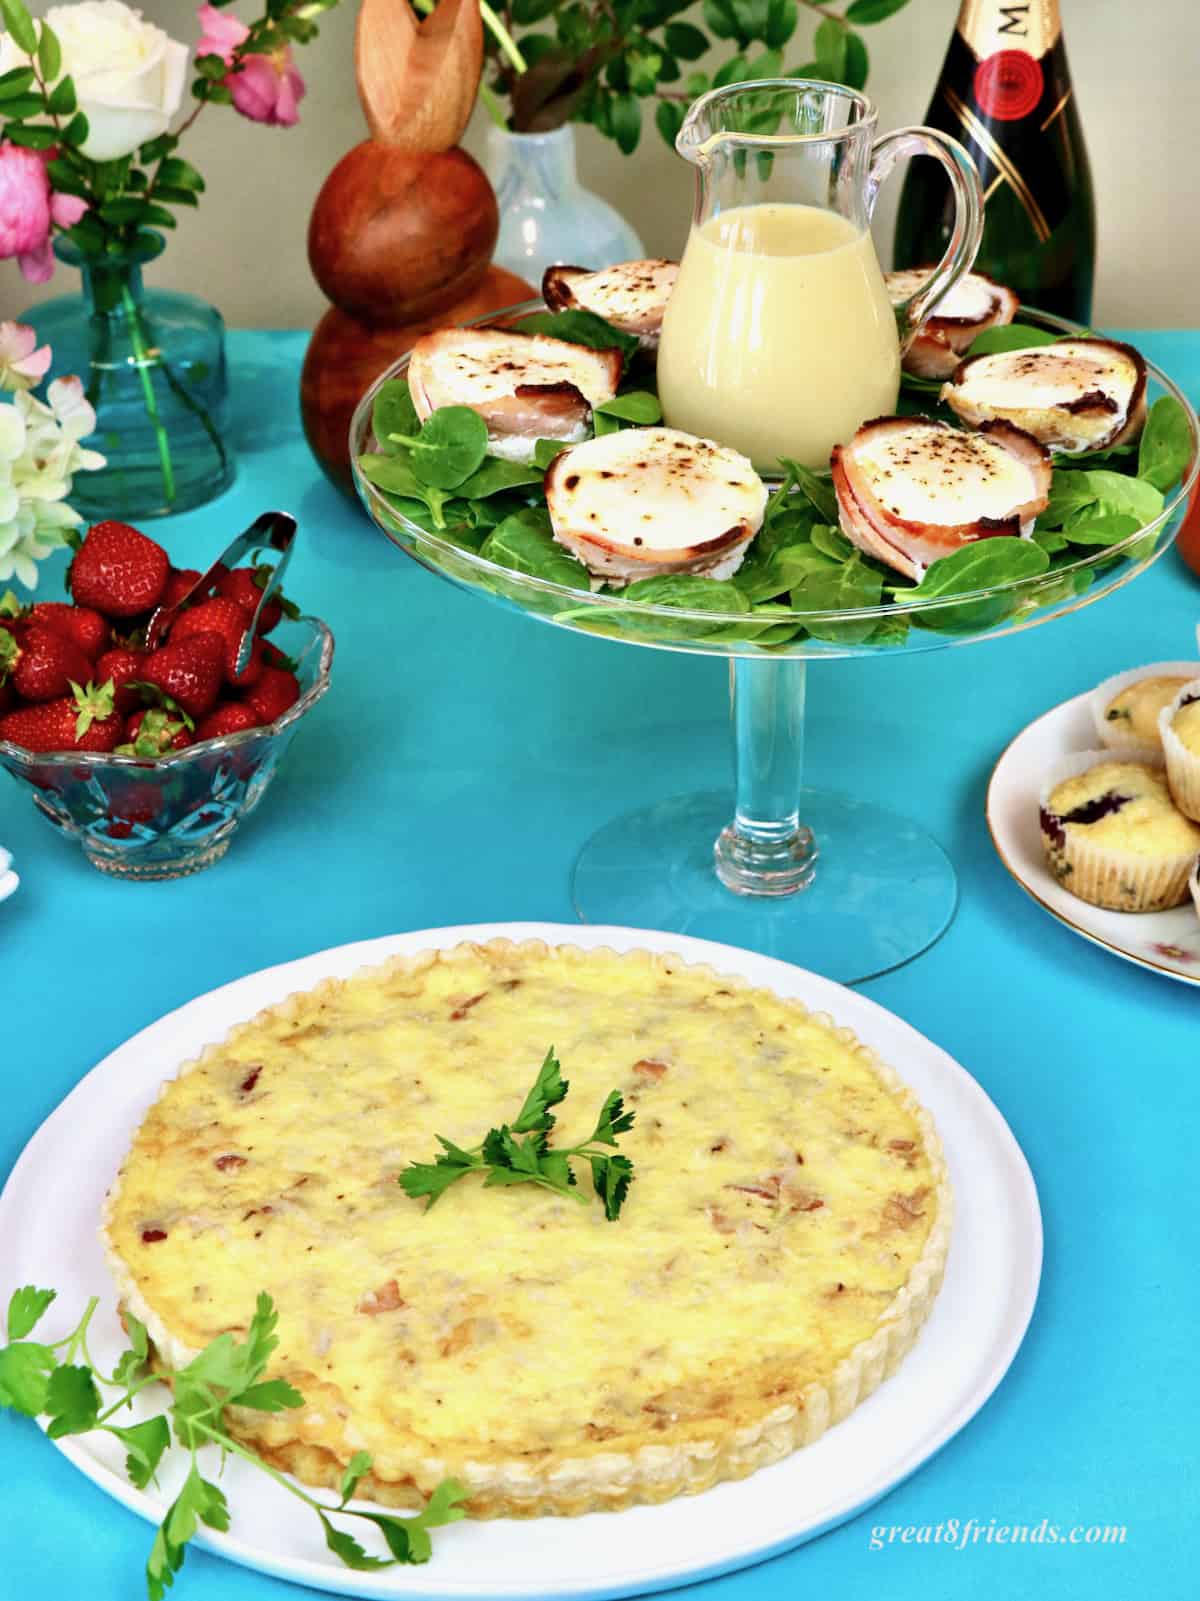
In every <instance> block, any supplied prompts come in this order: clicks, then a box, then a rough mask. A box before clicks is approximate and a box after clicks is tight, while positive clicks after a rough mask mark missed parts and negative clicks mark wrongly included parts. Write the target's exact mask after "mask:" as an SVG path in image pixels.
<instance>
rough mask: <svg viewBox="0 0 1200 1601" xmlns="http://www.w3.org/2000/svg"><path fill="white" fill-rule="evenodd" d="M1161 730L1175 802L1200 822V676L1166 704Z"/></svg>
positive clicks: (1186, 815) (1168, 779) (1160, 724)
mask: <svg viewBox="0 0 1200 1601" xmlns="http://www.w3.org/2000/svg"><path fill="white" fill-rule="evenodd" d="M1158 730H1159V737H1160V738H1161V739H1162V747H1163V755H1164V756H1165V757H1166V759H1167V782H1168V784H1170V786H1171V794H1172V796H1173V797H1174V800H1175V804H1176V806H1178V808H1179V810H1180V811H1181V812H1182V813H1183V814H1184V816H1185V817H1190V818H1192V819H1193V820H1194V821H1196V822H1200V678H1193V679H1192V681H1191V682H1190V683H1188V684H1184V685H1183V686H1182V687H1181V688H1180V690H1179V692H1178V694H1176V696H1175V697H1174V699H1173V700H1171V701H1170V702H1169V703H1168V704H1167V705H1166V706H1164V707H1163V709H1162V711H1161V712H1160V713H1159V717H1158Z"/></svg>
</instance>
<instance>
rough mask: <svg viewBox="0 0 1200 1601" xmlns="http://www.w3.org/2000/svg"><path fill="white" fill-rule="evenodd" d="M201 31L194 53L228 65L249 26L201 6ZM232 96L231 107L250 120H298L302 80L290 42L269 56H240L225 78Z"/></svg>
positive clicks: (285, 124)
mask: <svg viewBox="0 0 1200 1601" xmlns="http://www.w3.org/2000/svg"><path fill="white" fill-rule="evenodd" d="M198 15H199V17H200V26H201V28H202V29H203V32H202V34H201V36H200V40H199V43H198V44H197V45H196V54H197V56H219V57H220V58H221V60H222V61H223V62H224V63H225V65H226V66H227V67H228V66H232V65H233V63H234V55H235V53H236V51H237V50H238V49H239V47H240V46H241V45H243V44H244V43H245V42H246V40H247V39H248V38H249V36H250V29H249V28H248V27H247V26H246V24H245V23H244V22H239V21H238V19H237V18H236V17H227V16H225V15H224V14H223V13H222V12H220V11H218V10H217V9H216V7H215V6H211V5H202V6H201V7H200V10H199V13H198ZM224 81H225V85H226V87H227V88H228V89H229V91H230V93H231V94H232V95H233V104H234V108H235V110H237V111H240V112H241V114H242V116H243V117H248V118H249V119H250V121H251V122H266V123H270V124H273V125H274V126H276V127H280V128H290V127H291V126H292V125H293V124H294V123H296V122H298V121H299V118H300V111H299V106H300V102H301V100H303V98H304V79H303V78H302V77H301V76H300V73H299V72H298V71H297V70H296V67H295V65H294V63H293V60H292V49H291V46H290V45H284V46H283V47H282V48H281V49H279V50H273V51H272V52H271V53H270V54H269V55H265V56H262V55H252V56H243V57H242V59H241V62H240V65H239V66H238V68H237V70H236V71H234V72H230V73H229V74H228V76H227V77H226V78H225V80H224Z"/></svg>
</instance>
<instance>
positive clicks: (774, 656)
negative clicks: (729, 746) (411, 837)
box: [350, 302, 1200, 983]
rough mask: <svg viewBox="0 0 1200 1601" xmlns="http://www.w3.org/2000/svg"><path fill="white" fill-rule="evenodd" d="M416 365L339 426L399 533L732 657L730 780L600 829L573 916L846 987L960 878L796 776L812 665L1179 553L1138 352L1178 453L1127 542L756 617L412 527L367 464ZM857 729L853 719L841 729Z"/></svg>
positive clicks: (648, 632) (1066, 606)
mask: <svg viewBox="0 0 1200 1601" xmlns="http://www.w3.org/2000/svg"><path fill="white" fill-rule="evenodd" d="M544 310H545V307H544V306H543V305H542V304H541V302H528V303H526V304H525V305H523V306H517V307H514V308H513V310H512V311H511V312H508V313H505V314H498V315H497V316H494V317H492V318H489V319H487V320H488V321H489V322H490V323H493V324H494V323H497V322H501V321H503V322H505V323H506V324H507V325H508V326H511V327H513V328H517V329H519V328H520V326H521V323H522V320H523V318H525V317H527V316H530V315H533V314H535V313H540V312H543V311H544ZM1018 321H1019V322H1020V323H1022V324H1025V325H1032V326H1034V327H1035V328H1041V329H1045V330H1048V331H1050V332H1052V333H1053V334H1055V335H1058V334H1076V335H1078V334H1082V333H1084V332H1086V330H1082V329H1079V328H1077V327H1076V326H1075V325H1074V324H1072V323H1068V322H1066V321H1064V320H1063V319H1061V318H1058V317H1054V316H1052V315H1051V314H1049V313H1047V312H1040V311H1037V310H1035V309H1033V308H1025V307H1022V308H1021V311H1020V313H1019V315H1018ZM407 365H408V363H407V358H406V357H402V358H401V359H400V360H399V361H397V362H395V363H394V364H393V365H392V366H391V367H389V368H388V369H387V370H386V371H385V372H383V373H381V374H380V376H379V377H378V378H377V379H376V381H375V383H374V384H373V385H372V386H371V388H370V389H369V390H368V391H367V393H366V394H365V395H364V396H363V399H362V400H361V401H360V403H359V405H358V408H357V410H356V412H355V414H354V420H353V422H352V423H351V430H350V454H351V460H352V463H353V466H354V478H355V484H356V486H357V489H358V493H359V496H360V498H361V500H362V502H363V504H364V506H365V507H366V509H367V511H368V513H369V514H370V516H371V518H372V520H373V521H374V522H375V524H376V525H377V527H378V528H379V529H380V530H381V531H382V532H383V533H384V534H385V535H386V536H387V538H388V539H389V540H391V542H392V543H393V544H395V545H397V546H398V547H399V548H400V549H401V550H402V551H404V552H405V554H406V555H408V556H411V557H412V558H413V559H414V560H416V561H418V562H420V563H421V565H422V566H423V567H427V568H428V569H429V570H430V571H432V572H435V573H438V574H440V575H441V576H442V577H443V578H446V579H448V580H449V581H450V582H451V583H454V584H456V585H458V586H459V587H460V588H463V589H469V590H473V591H475V592H477V593H479V594H481V595H485V596H487V597H489V598H490V599H492V600H494V601H498V602H499V603H500V604H501V605H504V606H507V607H508V608H509V609H512V610H520V611H524V612H526V613H528V614H529V615H530V616H531V617H534V618H536V619H537V620H538V621H540V622H543V623H550V624H552V625H553V626H555V627H558V628H564V629H568V630H571V631H574V632H579V633H586V634H590V635H592V636H593V637H594V636H596V635H599V636H601V637H603V638H606V639H611V640H613V641H614V642H619V643H622V644H627V645H640V646H643V647H651V648H657V649H660V650H673V651H683V652H690V653H694V654H703V655H720V656H724V657H727V658H729V663H730V687H731V705H732V720H733V745H734V785H733V793H732V794H729V793H726V792H720V791H717V792H707V793H701V794H692V795H686V794H685V795H680V796H677V797H675V798H673V799H670V800H666V801H662V802H659V803H658V804H656V805H653V806H648V807H642V808H639V809H638V810H636V811H633V812H629V813H627V814H626V815H625V816H623V817H620V818H617V819H616V820H615V821H613V822H610V823H609V824H607V825H606V826H604V827H603V828H601V829H600V830H599V831H598V832H597V833H596V834H594V835H593V836H592V837H591V839H590V840H588V841H587V842H586V843H585V844H584V845H583V847H582V850H581V852H580V855H579V857H578V859H577V861H576V864H575V867H574V871H573V878H572V894H573V899H574V903H575V909H576V911H577V913H578V915H579V917H580V919H581V921H583V922H587V923H605V924H617V925H622V926H633V927H639V926H640V927H654V928H659V929H663V930H665V931H667V932H674V933H686V934H692V935H696V936H699V937H701V938H705V939H714V940H719V941H721V942H723V943H725V944H731V945H741V946H743V947H745V948H747V949H750V950H757V951H762V952H764V953H766V954H767V955H771V956H778V957H782V958H784V959H785V960H788V961H792V962H795V963H797V964H798V965H800V966H802V967H806V968H809V969H811V970H812V971H814V972H817V973H822V974H825V975H826V976H827V977H830V978H834V979H838V980H840V981H841V982H843V983H855V982H857V981H860V980H862V979H865V978H870V977H873V976H875V975H876V974H879V973H883V972H887V971H888V970H889V969H891V968H894V967H898V966H900V965H901V964H902V963H904V962H906V961H908V960H910V959H911V958H912V957H914V956H917V955H919V954H920V953H921V952H922V951H923V950H926V949H927V948H928V947H929V946H930V945H932V944H933V942H934V941H935V940H936V939H938V938H939V936H940V935H941V934H942V933H944V932H945V930H946V929H947V928H948V927H949V925H950V922H951V920H952V918H953V916H954V911H955V908H956V906H957V901H958V885H957V878H956V875H955V872H954V868H953V866H952V864H951V863H950V861H949V859H948V858H947V856H946V854H945V852H944V851H943V850H942V848H941V846H940V845H938V844H937V842H936V841H935V840H934V839H932V838H931V837H930V836H929V835H928V834H926V833H925V832H924V831H923V830H922V829H920V828H918V827H916V826H915V825H914V824H913V823H911V822H910V821H908V820H907V819H906V818H903V817H901V816H898V815H896V814H895V813H892V812H890V811H885V810H883V809H881V808H879V807H876V806H873V805H868V804H866V803H864V802H861V801H859V800H857V799H855V798H854V797H853V796H849V795H843V794H837V793H826V792H825V791H823V790H817V789H809V788H804V787H803V786H802V778H801V768H802V755H803V743H804V707H805V671H806V665H807V663H808V662H810V661H831V660H844V659H848V658H852V657H856V658H861V657H876V658H879V659H880V661H881V667H882V664H883V662H885V661H886V660H887V659H889V658H890V657H893V656H895V655H896V654H897V652H904V653H910V652H914V651H927V650H936V649H939V648H941V647H944V646H947V645H965V644H971V643H974V642H975V641H978V640H984V639H995V638H998V637H1001V636H1003V635H1006V634H1012V633H1016V632H1019V631H1021V630H1023V629H1026V628H1033V627H1036V626H1038V625H1039V624H1042V623H1048V622H1053V621H1054V620H1055V619H1057V618H1060V617H1065V616H1067V615H1069V614H1070V613H1072V612H1075V611H1077V610H1079V609H1080V608H1081V607H1083V606H1088V605H1091V604H1092V603H1093V602H1095V601H1098V600H1102V599H1103V598H1104V597H1105V596H1107V595H1111V594H1113V593H1114V592H1115V591H1116V590H1118V589H1120V588H1122V587H1123V586H1124V585H1125V584H1127V583H1129V582H1130V581H1131V580H1132V579H1133V578H1136V577H1137V576H1138V574H1140V573H1142V572H1144V571H1145V570H1146V569H1147V568H1148V567H1149V566H1150V565H1151V563H1152V562H1154V561H1156V560H1157V559H1158V557H1160V556H1161V555H1162V554H1163V553H1164V551H1166V550H1167V549H1168V548H1169V547H1170V545H1171V544H1172V542H1173V541H1174V538H1175V535H1176V533H1177V531H1178V529H1179V526H1180V524H1181V522H1182V520H1183V517H1184V514H1185V511H1186V508H1187V504H1188V498H1189V496H1190V494H1191V491H1192V488H1193V486H1194V485H1195V483H1196V479H1197V475H1198V472H1200V422H1198V420H1197V417H1196V414H1195V412H1194V411H1193V409H1192V407H1191V404H1190V403H1189V401H1188V399H1187V397H1186V396H1185V395H1184V394H1183V393H1182V391H1181V390H1180V389H1179V388H1178V387H1177V386H1176V385H1175V384H1174V383H1173V382H1172V381H1171V379H1170V378H1168V377H1167V375H1166V374H1165V373H1164V372H1162V371H1161V370H1160V369H1159V368H1158V367H1156V366H1155V365H1154V364H1153V363H1152V362H1149V361H1147V362H1146V373H1147V391H1146V394H1147V400H1148V402H1149V403H1150V404H1153V402H1154V401H1155V400H1156V399H1157V398H1159V397H1160V396H1163V395H1169V396H1170V397H1172V399H1174V400H1175V401H1176V402H1177V403H1178V405H1179V407H1180V408H1181V411H1182V415H1183V417H1184V420H1185V426H1186V430H1187V434H1188V438H1189V441H1190V452H1189V459H1188V466H1187V468H1186V470H1185V471H1184V472H1183V474H1182V478H1181V480H1180V482H1179V483H1178V484H1177V485H1176V486H1175V487H1174V488H1173V489H1172V490H1171V491H1170V492H1169V493H1167V494H1166V495H1165V496H1164V498H1163V504H1162V509H1161V511H1160V512H1159V513H1158V515H1156V516H1155V517H1154V518H1153V519H1152V520H1150V521H1147V522H1144V523H1142V524H1141V526H1139V527H1137V528H1136V529H1135V530H1134V531H1132V532H1130V533H1129V534H1128V535H1127V536H1126V537H1123V538H1122V539H1120V540H1119V542H1116V543H1112V544H1108V545H1105V546H1102V547H1092V548H1089V547H1086V546H1084V547H1080V552H1079V555H1078V558H1077V559H1067V560H1062V561H1059V562H1058V563H1057V564H1056V565H1055V566H1054V567H1053V568H1052V569H1051V570H1049V571H1043V572H1039V573H1037V574H1035V575H1033V576H1027V577H1023V578H1018V579H1013V580H1010V581H1008V582H1005V583H1000V584H996V585H993V586H992V587H990V588H980V589H976V590H970V591H967V592H956V593H954V594H953V595H950V596H931V595H926V596H922V597H916V598H911V599H906V598H903V597H902V595H899V594H898V595H897V596H896V597H895V598H894V600H893V601H892V602H891V603H888V604H880V605H873V606H870V607H855V606H847V607H839V608H836V609H826V610H821V611H812V610H809V611H803V610H796V609H793V608H792V607H789V606H787V605H779V604H773V605H771V606H770V607H769V608H766V609H764V610H762V611H759V612H757V613H756V614H755V615H752V616H748V617H747V616H739V615H736V614H735V615H731V614H730V613H728V612H721V613H714V612H704V611H697V610H691V609H688V608H685V607H679V606H666V605H662V604H653V603H651V602H649V601H643V600H630V599H629V598H628V597H626V596H623V595H622V594H621V592H619V591H617V592H611V593H610V592H604V591H600V592H597V593H592V592H590V591H588V590H584V589H577V588H573V587H570V586H568V585H567V584H564V583H558V582H553V581H551V580H550V579H547V578H545V577H539V576H537V575H536V574H533V573H525V572H520V571H516V570H514V569H512V568H510V567H506V566H501V565H499V564H498V563H496V562H494V561H490V560H487V559H486V558H485V557H484V556H482V555H481V554H480V553H479V551H478V549H474V548H472V539H471V535H470V533H469V531H466V530H463V531H456V530H454V529H445V530H439V529H438V528H436V527H429V526H426V525H425V522H418V521H415V520H414V519H413V517H412V516H411V515H409V514H408V513H407V512H406V510H405V508H404V506H403V505H401V504H398V503H397V501H396V500H395V499H394V498H393V497H391V496H389V495H388V494H387V493H385V492H384V491H383V490H381V489H380V488H378V487H377V486H376V485H375V484H374V483H372V482H371V481H370V480H369V479H368V478H367V477H366V475H365V474H364V473H363V471H362V470H361V468H360V465H359V458H360V457H361V456H363V455H364V454H371V453H374V452H376V451H377V449H378V446H379V441H377V440H376V439H375V436H374V430H373V413H374V404H375V397H376V395H377V393H378V391H379V389H380V388H381V387H382V385H383V384H385V383H387V382H389V381H390V380H393V379H396V378H403V377H405V375H406V372H407ZM901 404H902V406H907V409H909V410H916V411H921V410H928V409H930V407H931V406H932V404H933V401H932V400H928V399H927V400H926V401H925V404H924V405H921V404H910V403H909V396H908V395H907V394H902V396H901ZM1062 465H1065V466H1070V465H1071V464H1070V463H1069V462H1063V463H1062ZM426 521H427V520H426ZM853 736H854V731H853V729H852V728H849V727H848V728H847V729H846V737H847V738H853Z"/></svg>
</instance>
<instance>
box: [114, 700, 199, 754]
mask: <svg viewBox="0 0 1200 1601" xmlns="http://www.w3.org/2000/svg"><path fill="white" fill-rule="evenodd" d="M191 743H192V736H191V733H190V732H189V730H188V727H187V723H185V722H184V721H183V719H182V718H173V717H172V716H171V714H170V712H168V711H164V710H163V708H162V707H161V706H147V707H143V709H142V710H141V711H138V712H134V714H133V716H132V717H131V718H130V719H129V721H128V722H127V723H126V725H125V739H124V741H123V742H122V743H121V744H120V745H118V746H117V753H118V755H121V756H165V755H166V754H167V752H168V751H173V750H183V748H184V746H186V745H190V744H191Z"/></svg>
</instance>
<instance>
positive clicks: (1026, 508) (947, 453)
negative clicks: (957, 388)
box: [832, 417, 1050, 579]
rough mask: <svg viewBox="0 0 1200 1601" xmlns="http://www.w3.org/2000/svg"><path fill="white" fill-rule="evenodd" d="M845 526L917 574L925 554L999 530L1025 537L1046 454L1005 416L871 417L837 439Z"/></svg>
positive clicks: (881, 557)
mask: <svg viewBox="0 0 1200 1601" xmlns="http://www.w3.org/2000/svg"><path fill="white" fill-rule="evenodd" d="M832 465H833V487H834V490H835V492H836V494H837V502H838V514H839V521H840V522H841V526H842V532H843V533H844V534H845V535H846V538H847V539H849V540H850V541H851V542H852V543H853V544H855V545H857V546H858V548H859V549H860V550H863V551H865V552H866V553H867V554H868V555H869V556H874V557H875V558H876V559H877V560H878V561H882V562H885V563H886V564H887V565H888V566H889V567H894V568H895V570H896V571H897V572H900V573H903V574H904V575H905V576H906V577H908V578H917V579H919V578H920V576H921V574H922V573H923V572H924V570H925V568H926V567H927V566H928V565H929V564H930V562H933V561H936V560H937V559H938V558H939V557H940V556H948V555H950V554H951V553H952V552H953V551H956V550H958V549H959V548H960V547H961V546H963V545H968V544H971V543H972V542H973V541H974V540H977V539H987V538H989V537H994V536H996V535H997V534H1007V535H1011V536H1014V537H1017V538H1026V537H1028V535H1029V534H1030V533H1031V532H1032V531H1033V524H1034V519H1035V518H1036V517H1037V515H1038V513H1039V512H1041V511H1044V510H1045V508H1046V504H1047V501H1048V500H1049V496H1050V457H1049V454H1048V453H1047V451H1046V450H1045V449H1044V447H1043V446H1041V445H1040V444H1039V443H1038V442H1037V440H1036V439H1033V438H1031V437H1030V435H1029V434H1026V433H1022V432H1021V430H1020V429H1019V428H1014V427H1012V425H1011V424H1009V423H1005V422H993V423H987V424H985V425H984V427H983V428H982V429H981V430H980V431H979V432H978V433H964V432H963V431H962V430H961V429H958V428H952V427H951V426H950V425H949V423H944V422H934V421H932V420H931V419H929V418H927V417H877V418H876V419H875V421H874V422H869V423H864V425H863V426H862V427H861V428H860V429H859V430H858V432H857V433H856V434H855V435H854V437H853V439H851V440H850V441H849V443H848V444H845V445H837V446H835V447H834V451H833V457H832Z"/></svg>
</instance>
